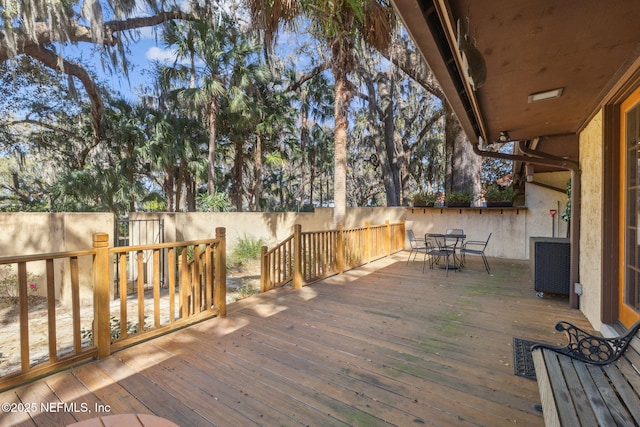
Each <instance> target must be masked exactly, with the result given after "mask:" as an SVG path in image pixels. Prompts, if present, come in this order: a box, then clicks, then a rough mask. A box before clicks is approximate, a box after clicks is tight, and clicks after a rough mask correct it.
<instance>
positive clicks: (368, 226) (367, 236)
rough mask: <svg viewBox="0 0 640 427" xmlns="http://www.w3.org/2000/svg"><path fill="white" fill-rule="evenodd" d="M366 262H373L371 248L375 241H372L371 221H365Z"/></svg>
mask: <svg viewBox="0 0 640 427" xmlns="http://www.w3.org/2000/svg"><path fill="white" fill-rule="evenodd" d="M364 227H365V230H364V262H365V264H368V263H370V262H371V248H372V247H373V242H372V241H371V221H365V222H364Z"/></svg>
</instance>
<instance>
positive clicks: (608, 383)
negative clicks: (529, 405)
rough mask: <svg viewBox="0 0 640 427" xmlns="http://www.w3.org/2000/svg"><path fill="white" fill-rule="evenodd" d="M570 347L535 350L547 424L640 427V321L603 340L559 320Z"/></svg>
mask: <svg viewBox="0 0 640 427" xmlns="http://www.w3.org/2000/svg"><path fill="white" fill-rule="evenodd" d="M556 329H557V330H558V331H560V332H562V331H564V332H566V334H567V336H568V338H569V343H568V344H567V345H566V346H565V347H554V346H551V345H547V344H535V345H533V346H532V347H531V352H532V357H533V363H534V365H535V370H536V377H537V380H538V389H539V390H540V399H541V402H542V411H543V415H544V421H545V425H546V426H547V427H549V426H567V427H569V426H570V427H574V426H589V427H591V426H607V427H609V426H638V425H640V334H638V330H639V329H640V322H638V323H636V324H635V325H633V327H631V329H629V331H628V332H627V333H626V334H625V335H622V336H620V337H618V338H601V337H597V336H594V335H591V334H590V333H588V332H586V331H584V330H582V329H580V328H578V327H576V326H574V325H572V324H570V323H567V322H559V323H558V324H557V325H556Z"/></svg>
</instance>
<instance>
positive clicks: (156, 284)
mask: <svg viewBox="0 0 640 427" xmlns="http://www.w3.org/2000/svg"><path fill="white" fill-rule="evenodd" d="M153 324H154V326H155V327H156V328H157V327H158V326H160V249H154V250H153Z"/></svg>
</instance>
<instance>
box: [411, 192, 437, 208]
mask: <svg viewBox="0 0 640 427" xmlns="http://www.w3.org/2000/svg"><path fill="white" fill-rule="evenodd" d="M438 197H439V194H438V193H427V192H424V191H420V192H417V193H415V194H414V195H413V206H414V207H432V206H433V205H434V204H435V202H436V201H437V200H438Z"/></svg>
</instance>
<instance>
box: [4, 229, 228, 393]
mask: <svg viewBox="0 0 640 427" xmlns="http://www.w3.org/2000/svg"><path fill="white" fill-rule="evenodd" d="M108 242H109V237H108V235H107V234H105V233H97V234H95V235H94V243H93V248H92V249H89V250H85V251H74V252H60V253H51V254H42V255H29V256H21V257H7V258H0V266H4V265H6V266H9V267H7V268H9V269H10V270H11V271H17V274H16V275H15V277H16V282H17V283H16V286H17V312H18V315H17V316H16V320H15V321H10V320H8V319H6V318H5V319H4V321H5V323H7V324H5V325H4V326H3V332H2V334H3V335H2V341H1V342H2V343H3V347H9V346H10V345H11V343H12V340H13V342H17V343H19V351H17V352H16V353H19V355H18V354H12V353H11V351H8V350H7V349H6V348H0V352H1V353H2V355H3V357H4V360H2V359H0V369H1V371H0V390H3V389H6V388H8V387H11V386H14V385H16V384H18V383H20V382H23V381H25V380H28V379H31V378H35V377H37V376H41V375H44V374H47V373H50V372H52V371H54V370H57V369H59V368H61V367H64V366H68V365H70V364H72V363H75V362H78V361H80V360H84V359H87V358H93V357H98V358H102V357H106V356H108V355H109V354H111V353H112V352H113V351H114V350H117V349H120V348H123V347H126V346H129V345H132V344H135V343H137V342H140V341H142V340H146V339H149V338H151V337H154V336H157V335H160V334H163V333H166V332H168V331H170V330H173V329H177V328H180V327H184V326H187V325H189V324H192V323H194V322H197V321H201V320H203V319H206V318H209V317H213V316H225V315H226V240H225V229H224V228H218V229H216V238H215V239H207V240H196V241H188V242H174V243H162V244H153V245H144V246H128V247H115V248H110V247H109V246H108ZM145 252H150V253H151V254H152V256H151V259H152V262H151V265H150V266H147V265H145V264H144V263H143V253H145ZM163 257H164V259H165V262H164V263H162V262H161V258H163ZM161 266H165V267H164V268H162V267H161ZM130 269H134V270H135V271H136V273H137V279H136V280H135V281H133V283H132V282H130V281H128V277H129V275H127V274H117V277H118V278H117V283H116V282H115V281H114V272H115V271H119V272H121V273H123V272H127V271H130ZM163 270H164V271H163ZM35 271H37V272H40V271H44V277H43V278H41V279H38V282H39V283H44V284H45V286H46V295H45V296H44V299H45V301H46V302H45V304H44V308H42V309H41V310H45V311H46V319H47V320H46V326H45V327H40V329H44V330H43V331H38V333H40V334H41V335H44V336H45V340H46V342H47V344H45V345H44V347H45V348H42V347H43V344H42V343H41V342H37V343H34V342H30V334H31V333H32V331H35V329H36V328H34V326H33V325H34V322H36V321H38V320H40V319H36V318H35V316H36V312H35V307H33V300H34V297H33V296H31V298H30V295H29V292H30V290H33V288H35V287H37V285H36V284H35V283H29V282H30V281H32V280H34V277H35V273H34V272H35ZM61 271H64V273H61ZM3 280H6V278H5V279H3ZM116 284H117V287H118V293H115V292H113V289H114V288H115V286H114V285H116ZM131 287H133V288H135V290H136V292H135V293H134V294H133V295H129V296H127V289H128V288H131ZM60 289H63V291H64V292H70V294H71V297H70V301H71V302H70V307H69V308H68V309H67V310H65V309H64V308H63V307H62V306H60V304H59V303H58V301H57V298H56V290H60ZM83 291H84V292H85V293H87V294H88V296H89V298H84V301H83V300H82V295H81V294H82V292H83ZM85 296H86V295H85ZM39 298H40V299H42V298H43V297H42V296H40V297H39ZM30 301H31V302H30ZM30 305H31V307H30ZM67 311H68V312H70V315H67V314H66V312H67ZM38 313H39V312H38ZM68 317H70V320H68ZM34 335H35V333H34ZM16 360H19V362H17V363H16V362H15V361H16Z"/></svg>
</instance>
